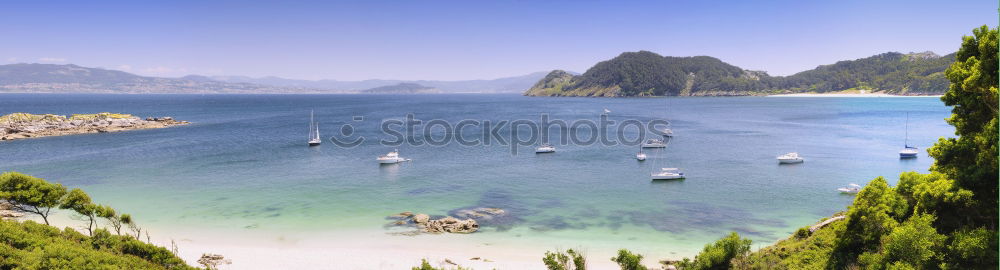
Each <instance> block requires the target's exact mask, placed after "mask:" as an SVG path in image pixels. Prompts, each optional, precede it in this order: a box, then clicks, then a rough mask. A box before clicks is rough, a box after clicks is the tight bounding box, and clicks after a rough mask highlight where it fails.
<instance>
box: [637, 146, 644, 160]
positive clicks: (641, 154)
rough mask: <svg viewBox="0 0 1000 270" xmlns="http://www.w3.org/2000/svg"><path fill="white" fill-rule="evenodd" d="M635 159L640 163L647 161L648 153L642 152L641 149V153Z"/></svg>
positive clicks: (640, 148)
mask: <svg viewBox="0 0 1000 270" xmlns="http://www.w3.org/2000/svg"><path fill="white" fill-rule="evenodd" d="M635 159H636V160H638V161H644V160H646V153H643V152H642V147H639V153H636V154H635Z"/></svg>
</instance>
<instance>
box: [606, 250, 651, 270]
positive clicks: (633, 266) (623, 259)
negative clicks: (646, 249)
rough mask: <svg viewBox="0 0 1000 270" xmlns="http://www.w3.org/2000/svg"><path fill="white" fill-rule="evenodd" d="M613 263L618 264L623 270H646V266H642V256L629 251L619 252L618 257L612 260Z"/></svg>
mask: <svg viewBox="0 0 1000 270" xmlns="http://www.w3.org/2000/svg"><path fill="white" fill-rule="evenodd" d="M611 261H612V262H615V263H618V266H619V267H621V268H622V270H646V269H647V268H646V266H644V265H642V255H639V254H633V253H632V252H631V251H628V250H627V249H620V250H618V256H615V257H612V258H611Z"/></svg>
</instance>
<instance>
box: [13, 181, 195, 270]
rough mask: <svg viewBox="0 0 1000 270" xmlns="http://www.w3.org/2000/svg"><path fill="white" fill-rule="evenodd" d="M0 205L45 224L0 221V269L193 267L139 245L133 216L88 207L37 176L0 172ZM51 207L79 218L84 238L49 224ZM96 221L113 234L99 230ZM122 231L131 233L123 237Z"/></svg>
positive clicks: (83, 196) (76, 193)
mask: <svg viewBox="0 0 1000 270" xmlns="http://www.w3.org/2000/svg"><path fill="white" fill-rule="evenodd" d="M0 202H4V203H7V204H8V205H9V206H10V207H11V208H13V210H15V211H20V212H24V213H29V214H35V215H38V216H39V217H41V218H42V220H43V221H44V222H45V224H39V223H35V222H34V221H30V220H29V221H24V222H17V221H7V220H4V221H0V269H194V268H192V267H190V266H188V265H187V264H185V262H184V260H182V259H180V258H178V257H177V256H176V255H175V254H174V253H173V252H171V251H169V250H167V249H165V248H162V247H158V246H155V245H152V244H148V243H144V242H142V241H140V240H139V239H140V232H141V231H142V230H141V229H140V228H139V227H138V226H137V225H136V224H135V222H134V221H133V220H132V216H130V215H129V214H120V215H119V214H118V213H117V211H115V209H114V208H111V207H109V206H106V205H99V204H95V203H93V202H92V201H91V199H90V196H89V195H87V193H85V192H83V190H80V189H73V190H69V191H67V189H66V187H64V186H62V185H60V184H57V183H50V182H48V181H45V180H44V179H41V178H37V177H34V176H30V175H26V174H22V173H18V172H5V173H3V174H0ZM53 208H60V209H69V210H72V211H73V212H75V213H76V214H78V215H79V216H80V217H81V218H82V219H83V220H84V221H86V225H85V226H84V227H83V228H84V229H85V231H86V232H87V235H89V236H87V235H84V234H81V233H79V232H77V231H76V230H73V229H70V228H66V229H65V230H59V229H58V228H56V227H52V226H49V225H48V223H49V221H48V217H49V213H50V212H51V210H52V209H53ZM101 220H103V221H105V223H106V224H107V225H108V227H107V228H110V229H111V230H113V233H112V231H109V230H108V229H106V228H101V224H100V221H101ZM123 227H124V228H125V229H127V230H130V231H131V233H130V232H127V231H126V232H125V233H123V232H122V228H123ZM133 233H134V234H133ZM147 237H148V235H147Z"/></svg>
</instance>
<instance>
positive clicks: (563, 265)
mask: <svg viewBox="0 0 1000 270" xmlns="http://www.w3.org/2000/svg"><path fill="white" fill-rule="evenodd" d="M542 262H543V263H545V268H547V269H549V270H586V269H587V259H586V258H585V257H584V256H583V254H580V253H579V252H577V251H575V250H573V249H569V250H566V252H565V253H564V252H561V251H556V252H549V251H546V252H545V257H543V258H542Z"/></svg>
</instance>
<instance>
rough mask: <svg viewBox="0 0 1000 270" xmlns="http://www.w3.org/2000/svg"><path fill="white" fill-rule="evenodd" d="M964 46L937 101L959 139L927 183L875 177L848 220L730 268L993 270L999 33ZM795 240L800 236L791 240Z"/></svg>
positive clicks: (980, 32) (983, 31)
mask: <svg viewBox="0 0 1000 270" xmlns="http://www.w3.org/2000/svg"><path fill="white" fill-rule="evenodd" d="M973 34H974V35H973V36H967V37H964V38H963V40H962V47H961V48H960V49H959V51H958V52H957V53H956V59H955V60H956V61H955V63H954V64H953V65H952V66H951V67H949V68H948V70H946V72H945V73H946V75H947V77H948V79H949V80H950V81H951V85H950V88H949V90H948V92H947V93H945V95H944V96H943V97H942V98H941V99H942V100H943V101H944V102H945V104H947V105H949V106H954V107H953V109H952V116H951V117H950V118H948V123H949V124H951V125H953V126H955V130H956V132H955V134H956V135H958V138H951V139H944V138H942V139H939V140H938V142H937V143H936V144H935V145H934V147H933V148H930V149H928V153H929V154H930V155H931V156H932V157H934V165H933V166H932V167H931V168H930V170H931V173H929V174H919V173H915V172H907V173H903V174H901V175H900V177H899V182H898V183H897V184H896V186H895V187H890V186H889V184H888V183H887V181H886V180H885V179H884V178H882V177H878V178H876V179H875V180H872V181H871V182H870V183H869V184H868V185H867V186H866V187H865V188H864V189H862V190H861V192H860V193H858V195H857V197H855V199H854V202H853V204H852V205H851V206H850V207H849V209H848V211H847V218H846V219H845V220H844V221H838V222H835V223H833V224H831V225H829V226H828V228H824V229H821V230H819V231H817V232H815V233H812V235H808V234H805V235H808V236H806V237H805V238H803V237H801V236H798V237H795V238H792V239H788V240H784V241H781V242H779V243H777V244H776V245H774V246H772V247H767V248H764V249H762V250H760V251H758V252H755V253H753V254H751V255H750V256H748V257H746V258H741V259H737V260H734V261H733V264H734V266H737V267H739V268H741V269H820V268H825V269H992V268H996V265H997V263H998V258H997V257H998V254H997V252H996V251H997V237H996V236H997V195H998V194H997V175H998V164H997V153H998V152H997V139H998V138H997V132H998V129H997V102H998V100H997V79H998V76H997V68H998V62H997V47H998V44H997V29H989V28H987V27H986V26H983V27H980V28H978V29H975V30H973ZM797 235H800V234H797Z"/></svg>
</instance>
